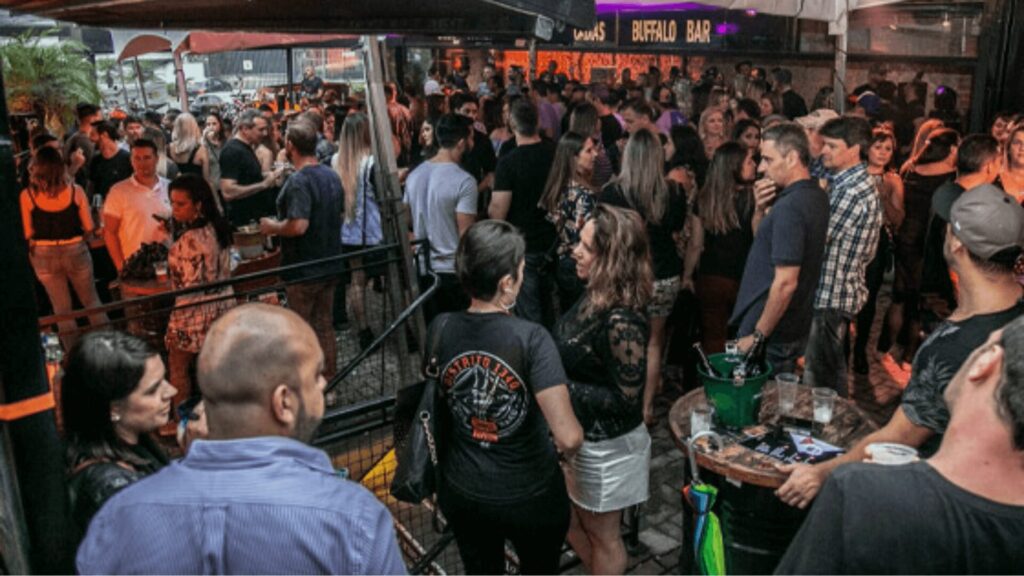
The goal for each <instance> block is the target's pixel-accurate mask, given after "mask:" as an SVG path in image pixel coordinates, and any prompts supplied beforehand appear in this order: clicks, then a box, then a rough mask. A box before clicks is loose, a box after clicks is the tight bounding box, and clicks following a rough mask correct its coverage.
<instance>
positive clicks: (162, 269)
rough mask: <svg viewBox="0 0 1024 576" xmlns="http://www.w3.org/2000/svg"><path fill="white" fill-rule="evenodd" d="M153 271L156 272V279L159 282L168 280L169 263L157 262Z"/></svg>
mask: <svg viewBox="0 0 1024 576" xmlns="http://www.w3.org/2000/svg"><path fill="white" fill-rule="evenodd" d="M153 271H154V272H156V279H157V281H159V282H163V281H165V280H167V261H163V262H157V263H156V264H154V265H153Z"/></svg>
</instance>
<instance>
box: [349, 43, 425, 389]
mask: <svg viewBox="0 0 1024 576" xmlns="http://www.w3.org/2000/svg"><path fill="white" fill-rule="evenodd" d="M362 43H363V50H362V54H363V69H364V70H365V71H366V108H367V112H368V113H369V115H370V121H371V122H372V124H371V129H370V140H371V142H372V144H373V154H374V158H375V159H376V164H377V168H378V170H376V173H375V174H374V177H375V184H376V187H377V190H378V191H379V192H378V194H377V197H378V199H379V200H380V208H381V220H382V221H383V222H389V223H391V226H385V228H384V231H385V234H387V235H388V236H390V238H386V241H388V242H395V241H397V242H399V243H401V245H402V257H403V260H404V270H403V271H401V273H400V271H399V269H398V266H397V265H396V264H394V263H392V264H389V265H388V297H389V298H390V299H391V305H392V307H393V309H394V310H400V309H402V308H404V307H405V304H407V303H409V302H412V301H413V300H414V299H415V297H416V295H418V294H419V285H418V282H417V274H416V268H415V266H414V264H413V258H412V247H411V246H410V244H409V234H408V232H407V231H408V230H409V222H408V221H406V218H405V209H404V208H403V206H402V187H401V185H400V184H399V183H398V162H397V160H396V158H395V148H394V146H393V145H392V141H391V121H390V120H389V119H388V114H387V112H388V104H387V98H385V97H384V75H383V73H382V72H381V66H383V64H384V61H383V60H382V59H381V46H380V39H379V38H378V37H377V36H363V38H362ZM403 277H404V278H408V279H409V285H408V286H406V287H405V294H403V290H402V286H401V284H400V279H401V278H403ZM403 296H404V297H403ZM416 326H417V332H418V336H419V338H418V340H419V342H423V337H424V334H425V333H426V331H425V330H424V325H423V314H422V312H419V311H418V312H417V314H416ZM397 341H398V346H399V348H398V362H399V367H398V368H399V373H400V374H401V375H402V382H405V383H408V382H413V381H414V380H415V379H416V375H415V373H414V372H413V370H412V365H411V364H410V362H409V355H408V352H407V350H406V346H405V338H402V337H399V338H398V339H397Z"/></svg>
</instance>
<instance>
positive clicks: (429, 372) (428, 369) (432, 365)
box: [423, 313, 452, 378]
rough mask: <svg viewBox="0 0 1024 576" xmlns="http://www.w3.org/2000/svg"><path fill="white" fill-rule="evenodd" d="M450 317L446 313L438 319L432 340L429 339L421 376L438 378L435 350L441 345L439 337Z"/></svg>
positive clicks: (449, 314)
mask: <svg viewBox="0 0 1024 576" xmlns="http://www.w3.org/2000/svg"><path fill="white" fill-rule="evenodd" d="M451 316H452V315H451V313H446V314H442V315H441V316H439V317H438V318H439V320H440V323H439V324H438V325H437V330H436V331H435V332H434V334H433V338H431V339H430V348H429V350H430V355H429V356H427V364H426V366H424V367H423V374H424V375H426V376H427V377H428V378H437V376H438V369H439V366H438V360H437V349H438V347H439V346H440V345H441V336H442V334H443V333H444V328H445V326H447V325H448V320H449V319H450V318H451Z"/></svg>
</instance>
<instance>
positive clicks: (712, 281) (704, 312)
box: [682, 142, 757, 354]
mask: <svg viewBox="0 0 1024 576" xmlns="http://www.w3.org/2000/svg"><path fill="white" fill-rule="evenodd" d="M756 175H757V166H756V165H755V163H754V160H753V155H752V154H751V152H750V150H748V149H747V148H745V147H744V146H743V145H741V144H739V143H738V142H726V143H725V144H722V145H721V146H719V148H718V150H716V151H715V156H714V158H712V159H711V167H710V168H709V169H708V178H707V181H706V182H705V183H704V187H703V188H701V190H700V192H698V193H697V199H696V202H695V203H694V204H695V205H694V208H693V210H692V211H691V214H690V216H689V220H690V227H691V230H692V231H693V236H692V237H691V238H690V243H689V245H688V246H687V250H686V263H685V269H684V272H683V283H682V284H683V285H682V287H683V289H684V290H687V289H689V290H693V291H694V292H695V293H696V294H697V298H698V299H699V300H700V322H701V345H702V346H703V347H704V350H705V351H706V352H707V353H709V354H712V353H716V352H722V351H724V350H725V340H726V338H727V336H728V335H727V333H726V325H727V324H728V322H729V315H730V314H732V309H733V307H734V306H735V305H736V295H737V293H738V292H739V288H740V280H741V279H742V278H743V268H744V266H745V265H746V262H747V253H748V252H749V251H750V246H751V245H752V244H753V243H754V231H753V228H752V226H751V218H752V217H753V213H754V199H753V195H752V191H751V184H752V183H753V181H754V178H755V177H756ZM698 263H699V266H698Z"/></svg>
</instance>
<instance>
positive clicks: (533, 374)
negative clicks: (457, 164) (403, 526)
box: [427, 220, 583, 574]
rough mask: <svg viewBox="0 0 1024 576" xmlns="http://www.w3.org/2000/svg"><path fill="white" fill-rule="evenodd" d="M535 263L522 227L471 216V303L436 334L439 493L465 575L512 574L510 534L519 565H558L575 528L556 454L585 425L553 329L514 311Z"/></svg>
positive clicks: (464, 279) (467, 262)
mask: <svg viewBox="0 0 1024 576" xmlns="http://www.w3.org/2000/svg"><path fill="white" fill-rule="evenodd" d="M525 262H526V241H525V240H524V239H523V236H522V235H521V234H520V233H519V232H518V231H517V230H516V228H515V227H514V226H512V225H511V224H509V223H508V222H504V221H500V220H485V221H483V222H478V223H476V224H474V225H473V226H471V227H470V228H469V230H467V231H466V233H465V234H464V235H463V236H462V239H461V240H460V241H459V247H458V250H457V252H456V255H455V266H456V270H457V273H458V277H459V281H460V283H461V284H462V287H463V289H464V290H465V291H466V293H467V294H468V295H469V297H470V299H471V301H470V305H469V308H468V309H467V310H465V311H462V312H453V313H450V314H444V315H441V316H438V317H437V318H435V319H434V321H433V322H432V323H431V325H430V330H429V331H428V335H427V342H435V341H436V342H437V343H438V344H437V349H436V350H434V351H433V352H434V353H435V354H436V358H437V369H438V373H439V374H440V375H441V377H440V382H439V383H440V386H439V388H440V396H441V398H440V401H439V403H438V405H439V406H440V408H439V418H438V427H439V431H440V434H439V436H440V437H441V438H443V439H444V441H443V442H442V443H441V445H440V447H439V450H438V452H439V460H440V478H441V479H440V485H439V487H438V503H439V504H440V507H441V510H442V511H443V512H444V515H445V518H447V519H448V523H449V526H451V528H452V532H453V533H454V534H455V541H456V542H457V543H458V545H459V554H460V555H461V556H462V562H463V564H464V567H465V571H466V573H467V574H504V573H505V541H506V540H510V541H511V542H512V545H513V546H515V549H516V553H517V554H518V555H519V568H520V572H521V573H523V574H555V573H557V572H558V571H559V567H558V559H559V556H560V555H561V550H562V544H563V543H564V542H565V536H566V532H567V530H568V528H569V515H570V512H569V499H568V497H567V495H566V488H565V478H564V476H563V475H562V473H561V471H560V470H559V465H558V460H559V456H560V455H561V457H562V458H571V457H572V454H573V453H574V452H575V451H576V450H577V449H578V448H579V446H580V444H581V443H582V441H583V431H582V430H581V429H580V424H579V421H577V420H576V416H575V415H574V414H573V409H572V402H571V401H570V399H569V391H568V387H567V386H566V381H567V379H566V375H565V371H564V370H563V369H562V363H561V361H560V359H559V356H558V349H557V348H556V347H555V343H554V341H553V340H552V338H551V335H550V334H549V333H548V331H547V330H545V329H544V327H542V326H541V325H539V324H534V323H532V322H529V321H526V320H523V319H522V318H517V317H515V316H513V315H512V314H510V310H511V309H512V307H513V306H515V302H516V298H517V296H518V294H519V290H520V288H521V287H522V284H523V267H524V266H525Z"/></svg>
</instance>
